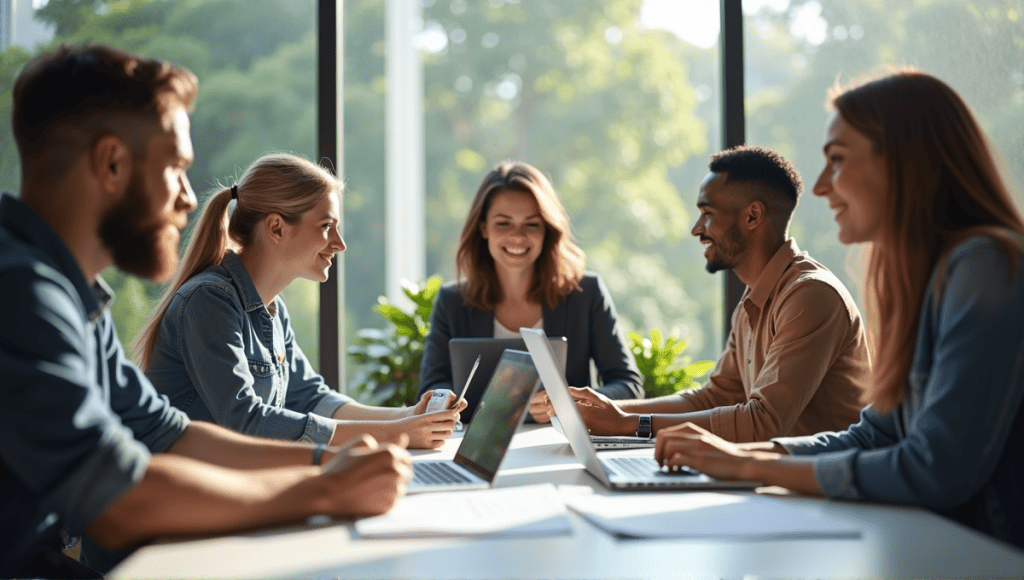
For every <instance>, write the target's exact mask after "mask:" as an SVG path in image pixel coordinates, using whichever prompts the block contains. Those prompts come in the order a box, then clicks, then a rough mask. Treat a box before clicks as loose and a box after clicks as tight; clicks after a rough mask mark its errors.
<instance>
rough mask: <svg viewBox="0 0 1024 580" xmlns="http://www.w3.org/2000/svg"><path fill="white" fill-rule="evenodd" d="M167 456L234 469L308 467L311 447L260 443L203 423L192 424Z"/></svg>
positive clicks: (265, 441)
mask: <svg viewBox="0 0 1024 580" xmlns="http://www.w3.org/2000/svg"><path fill="white" fill-rule="evenodd" d="M167 452H168V453H171V454H174V455H181V456H184V457H190V458H192V459H198V460H200V461H204V462H206V463H212V464H213V465H219V466H222V467H231V468H234V469H266V468H270V467H283V466H289V465H312V461H313V456H312V449H311V446H310V445H309V444H307V443H298V442H295V441H280V440H276V439H263V438H258V437H251V436H249V435H243V434H241V433H237V432H235V431H232V430H230V429H227V428H225V427H220V426H218V425H214V424H212V423H206V422H203V421H193V422H192V423H191V424H189V426H188V429H186V430H185V433H184V434H183V435H182V436H181V437H180V438H178V440H177V441H175V442H174V445H171V447H170V449H168V450H167Z"/></svg>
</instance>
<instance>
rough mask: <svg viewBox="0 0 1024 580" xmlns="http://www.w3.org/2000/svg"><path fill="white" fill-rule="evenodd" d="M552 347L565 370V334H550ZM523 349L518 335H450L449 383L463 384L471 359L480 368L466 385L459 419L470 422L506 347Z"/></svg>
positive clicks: (471, 364)
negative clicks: (450, 373) (483, 336)
mask: <svg viewBox="0 0 1024 580" xmlns="http://www.w3.org/2000/svg"><path fill="white" fill-rule="evenodd" d="M548 340H549V341H550V342H551V348H552V350H554V352H555V360H557V361H558V365H559V366H558V368H559V369H561V372H562V374H563V375H564V374H565V360H566V351H567V350H568V343H567V342H566V340H565V337H564V336H557V337H551V338H549V339H548ZM508 348H511V349H513V350H522V351H525V350H526V344H525V343H524V342H523V339H521V338H453V339H451V340H449V341H448V354H449V357H450V358H451V365H452V385H463V384H465V382H466V378H467V377H468V376H469V371H470V369H471V368H473V362H474V361H475V360H476V358H477V357H478V356H479V357H480V368H478V369H477V371H476V374H475V375H474V376H473V380H472V381H471V382H470V384H469V387H468V388H466V395H465V399H466V408H465V410H463V411H462V417H461V419H460V420H461V421H462V423H464V424H465V423H469V422H470V421H472V419H473V413H474V412H475V411H476V406H477V404H478V403H479V402H480V396H481V395H483V392H484V389H485V388H486V387H487V381H488V380H490V378H491V375H492V374H493V373H494V367H495V366H496V365H497V364H498V359H499V358H501V353H503V352H504V351H505V349H508Z"/></svg>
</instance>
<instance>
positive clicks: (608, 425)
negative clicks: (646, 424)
mask: <svg viewBox="0 0 1024 580" xmlns="http://www.w3.org/2000/svg"><path fill="white" fill-rule="evenodd" d="M569 394H570V395H572V398H573V400H575V401H576V408H577V409H579V412H580V417H581V418H582V419H583V422H584V423H585V424H586V425H587V430H588V431H590V434H591V435H635V434H636V425H637V416H636V415H630V414H628V413H626V412H625V411H623V410H622V409H620V408H619V407H618V405H616V404H615V403H614V402H613V401H612V400H611V399H609V398H608V397H606V396H604V395H602V394H601V393H598V392H597V391H595V390H593V389H591V388H590V387H584V388H582V389H578V388H576V387H569Z"/></svg>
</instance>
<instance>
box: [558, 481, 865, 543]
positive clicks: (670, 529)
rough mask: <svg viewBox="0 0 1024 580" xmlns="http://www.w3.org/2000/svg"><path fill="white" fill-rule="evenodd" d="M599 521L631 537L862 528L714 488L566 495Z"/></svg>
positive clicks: (826, 532) (855, 534) (821, 533)
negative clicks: (704, 489) (685, 490)
mask: <svg viewBox="0 0 1024 580" xmlns="http://www.w3.org/2000/svg"><path fill="white" fill-rule="evenodd" d="M563 497H564V498H565V502H566V504H567V505H568V506H569V508H570V509H572V510H573V511H575V512H577V513H579V514H580V515H581V516H583V517H584V518H586V519H587V520H588V521H590V522H591V523H592V524H594V525H595V526H597V527H599V528H601V529H603V530H604V531H606V532H608V533H610V534H613V535H616V536H620V537H627V538H687V537H692V538H695V539H710V538H714V539H730V538H731V539H737V540H791V539H856V538H859V537H860V535H861V530H860V528H859V527H857V526H855V525H853V524H851V523H848V522H845V521H842V520H839V519H836V518H832V517H829V516H828V515H827V514H822V513H819V512H818V511H816V510H814V509H812V508H811V507H807V506H801V505H798V504H797V503H796V502H795V501H793V500H791V499H787V498H778V497H764V496H759V495H755V494H725V493H716V492H687V493H674V494H669V493H647V494H639V493H630V494H616V495H599V494H583V495H581V494H565V495H563Z"/></svg>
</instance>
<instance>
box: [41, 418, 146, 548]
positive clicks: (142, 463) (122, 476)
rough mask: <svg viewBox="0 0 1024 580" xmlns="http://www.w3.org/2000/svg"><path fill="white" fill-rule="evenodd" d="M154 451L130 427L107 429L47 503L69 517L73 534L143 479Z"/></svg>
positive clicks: (68, 524) (67, 519) (83, 529)
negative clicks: (94, 449) (93, 449)
mask: <svg viewBox="0 0 1024 580" xmlns="http://www.w3.org/2000/svg"><path fill="white" fill-rule="evenodd" d="M149 458H150V453H149V450H148V449H146V446H145V445H143V444H142V443H140V442H138V441H136V440H135V438H134V436H133V435H132V432H131V430H130V429H128V428H127V427H124V426H120V425H119V426H117V427H114V428H111V429H109V430H107V431H106V432H105V433H104V435H103V438H102V440H101V441H100V442H99V445H97V449H96V452H95V453H94V454H93V455H91V456H90V457H88V458H87V459H86V460H85V461H84V462H83V463H82V465H81V466H80V467H79V468H78V469H77V470H75V472H74V473H73V474H71V476H70V477H68V478H67V479H65V480H64V483H63V485H61V486H60V487H58V488H57V489H56V490H54V493H53V494H52V495H51V496H50V500H49V501H47V502H46V504H48V505H47V507H48V508H49V509H53V510H54V511H56V512H57V513H59V514H61V515H62V516H64V517H65V519H66V521H67V527H68V529H69V530H70V531H71V533H72V534H79V533H82V532H83V531H85V528H86V526H88V525H89V524H91V523H92V522H93V520H95V519H96V518H98V517H99V516H101V515H102V514H103V512H105V511H107V508H109V507H110V505H111V504H113V503H114V502H115V501H117V500H118V498H120V497H121V496H122V495H124V494H125V493H127V492H128V491H129V490H130V489H132V488H133V487H135V485H136V484H137V483H138V482H140V481H142V478H143V476H144V475H145V474H146V467H147V466H148V465H149Z"/></svg>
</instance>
